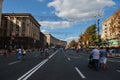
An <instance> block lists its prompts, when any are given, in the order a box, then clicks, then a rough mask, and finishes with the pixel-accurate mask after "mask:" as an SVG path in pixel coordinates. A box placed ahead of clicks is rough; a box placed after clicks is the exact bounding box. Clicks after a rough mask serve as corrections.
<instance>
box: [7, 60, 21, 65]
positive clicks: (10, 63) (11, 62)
mask: <svg viewBox="0 0 120 80" xmlns="http://www.w3.org/2000/svg"><path fill="white" fill-rule="evenodd" d="M19 62H21V61H14V62H11V63H8V65H13V64H16V63H19Z"/></svg>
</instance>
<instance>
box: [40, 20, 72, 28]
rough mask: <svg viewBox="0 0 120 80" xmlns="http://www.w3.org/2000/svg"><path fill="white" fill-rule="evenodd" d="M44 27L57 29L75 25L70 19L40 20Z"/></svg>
mask: <svg viewBox="0 0 120 80" xmlns="http://www.w3.org/2000/svg"><path fill="white" fill-rule="evenodd" d="M39 23H40V24H41V25H42V26H43V27H46V28H49V29H57V28H67V27H70V26H72V25H73V22H68V21H52V22H50V21H41V22H39Z"/></svg>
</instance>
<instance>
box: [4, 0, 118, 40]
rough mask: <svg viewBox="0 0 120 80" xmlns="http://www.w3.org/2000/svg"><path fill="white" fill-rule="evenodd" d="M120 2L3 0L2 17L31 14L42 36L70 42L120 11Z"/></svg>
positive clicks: (109, 0)
mask: <svg viewBox="0 0 120 80" xmlns="http://www.w3.org/2000/svg"><path fill="white" fill-rule="evenodd" d="M119 4H120V0H4V2H3V8H2V12H3V13H31V14H32V15H33V16H34V17H35V18H36V20H37V21H38V22H39V23H40V24H41V25H42V26H41V28H40V30H41V31H42V32H43V33H50V34H52V35H53V36H54V37H56V38H58V39H61V40H66V41H70V40H72V39H76V40H77V38H78V36H79V35H80V34H81V33H83V32H84V31H85V29H86V28H87V27H88V26H90V25H92V24H95V23H96V20H97V18H100V27H101V28H102V26H101V22H102V21H104V20H105V19H106V18H108V17H109V16H111V15H112V14H113V13H115V11H116V10H118V9H119V8H120V6H119Z"/></svg>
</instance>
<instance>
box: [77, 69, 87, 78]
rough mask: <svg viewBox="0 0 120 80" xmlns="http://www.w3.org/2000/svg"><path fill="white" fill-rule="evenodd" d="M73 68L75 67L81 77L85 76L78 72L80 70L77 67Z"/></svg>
mask: <svg viewBox="0 0 120 80" xmlns="http://www.w3.org/2000/svg"><path fill="white" fill-rule="evenodd" d="M75 69H76V71H77V72H78V74H79V75H80V76H81V77H82V78H83V79H85V78H86V77H85V76H84V75H83V74H82V73H81V72H80V70H79V69H78V68H77V67H75Z"/></svg>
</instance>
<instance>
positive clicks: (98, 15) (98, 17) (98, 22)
mask: <svg viewBox="0 0 120 80" xmlns="http://www.w3.org/2000/svg"><path fill="white" fill-rule="evenodd" d="M100 17H102V13H101V12H100V11H98V12H97V13H96V15H95V18H96V19H97V32H98V33H97V34H98V44H97V45H98V47H100V40H101V39H100V26H99V24H100ZM95 24H96V23H95Z"/></svg>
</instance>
